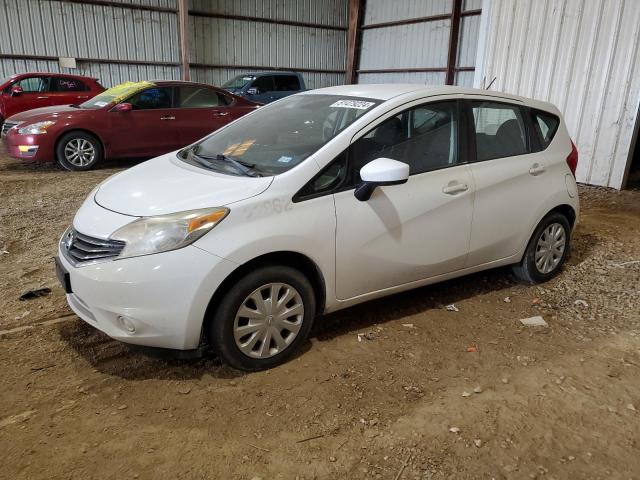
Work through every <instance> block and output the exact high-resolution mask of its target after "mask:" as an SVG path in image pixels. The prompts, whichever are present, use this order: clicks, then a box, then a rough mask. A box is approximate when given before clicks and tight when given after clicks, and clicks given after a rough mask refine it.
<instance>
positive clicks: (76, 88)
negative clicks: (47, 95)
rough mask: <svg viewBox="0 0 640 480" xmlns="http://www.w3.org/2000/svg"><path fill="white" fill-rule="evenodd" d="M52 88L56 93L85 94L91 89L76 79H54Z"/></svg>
mask: <svg viewBox="0 0 640 480" xmlns="http://www.w3.org/2000/svg"><path fill="white" fill-rule="evenodd" d="M51 84H52V88H51V90H52V91H54V92H84V91H86V90H89V88H88V87H87V86H86V85H85V84H84V82H81V81H80V80H77V79H75V78H64V77H54V78H53V79H52V82H51Z"/></svg>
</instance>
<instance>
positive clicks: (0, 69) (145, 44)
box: [0, 0, 347, 88]
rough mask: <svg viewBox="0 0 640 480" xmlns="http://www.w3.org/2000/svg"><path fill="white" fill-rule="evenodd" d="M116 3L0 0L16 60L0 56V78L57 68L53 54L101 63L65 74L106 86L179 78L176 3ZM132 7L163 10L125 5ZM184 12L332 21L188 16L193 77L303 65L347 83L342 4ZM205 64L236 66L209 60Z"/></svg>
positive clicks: (222, 6)
mask: <svg viewBox="0 0 640 480" xmlns="http://www.w3.org/2000/svg"><path fill="white" fill-rule="evenodd" d="M117 3H121V4H122V7H119V6H107V5H96V4H91V3H90V2H87V3H84V4H83V3H72V2H64V1H59V0H0V54H5V55H11V56H12V57H16V58H0V78H4V77H6V76H8V75H11V74H14V73H22V72H29V71H31V72H33V71H51V72H59V71H61V69H60V68H59V66H58V62H57V60H56V59H57V58H58V57H75V58H78V59H97V60H100V61H99V62H93V61H78V63H77V65H78V68H77V69H73V70H64V71H65V72H67V73H74V74H80V75H89V76H94V77H98V78H100V80H101V82H102V83H103V84H104V85H105V86H112V85H115V84H117V83H120V82H122V81H125V80H143V79H178V78H180V77H181V69H180V66H179V62H180V58H179V55H180V48H179V39H178V31H177V28H178V24H177V15H176V12H175V10H176V8H177V3H176V0H117ZM136 6H145V7H153V8H159V9H165V10H167V11H149V10H143V9H139V8H131V7H136ZM189 9H190V10H191V11H195V12H204V13H210V14H214V15H215V14H222V15H228V16H229V15H230V16H247V17H254V18H265V19H271V20H282V21H285V22H298V23H304V24H317V25H326V26H329V27H334V28H317V27H311V26H303V25H282V24H276V23H268V22H260V21H254V20H240V19H233V18H212V17H210V16H209V17H208V16H204V15H197V14H194V15H190V17H189V24H190V28H191V32H190V33H191V59H190V60H191V62H192V63H194V64H201V65H203V64H204V65H205V66H203V67H193V68H192V69H191V77H192V79H193V80H195V81H203V82H207V83H212V84H215V85H220V84H221V83H223V82H225V81H226V80H227V79H229V78H231V77H233V76H235V75H238V74H241V73H246V71H247V69H246V68H243V67H246V66H257V67H265V69H269V67H272V68H286V69H293V70H295V69H307V70H309V71H303V76H304V77H305V80H306V83H307V86H308V88H318V87H322V86H328V85H337V84H341V83H344V70H345V49H346V26H347V1H346V0H323V1H322V2H318V1H315V0H265V1H261V0H236V1H229V0H212V1H208V0H191V2H190V5H189ZM27 17H28V21H26V20H25V18H27ZM336 27H337V28H336ZM18 57H25V58H18ZM28 57H44V58H39V59H38V58H28ZM107 60H114V61H118V62H117V63H105V61H107ZM127 61H128V62H134V63H126V62H127ZM123 62H125V63H123ZM135 62H138V64H135ZM158 63H160V65H158ZM211 64H215V65H231V66H241V68H210V67H207V66H206V65H211Z"/></svg>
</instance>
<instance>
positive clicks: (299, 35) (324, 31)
mask: <svg viewBox="0 0 640 480" xmlns="http://www.w3.org/2000/svg"><path fill="white" fill-rule="evenodd" d="M190 10H192V11H195V12H207V13H213V14H223V15H239V16H248V17H254V18H265V19H272V20H281V21H289V22H300V23H307V24H316V25H325V26H329V27H340V28H341V29H331V28H319V27H310V26H300V25H286V24H275V23H267V22H260V21H248V20H242V19H229V18H212V17H207V16H204V15H203V16H199V15H194V14H192V15H191V16H190V18H189V21H190V29H191V62H193V63H195V64H205V65H219V66H227V65H229V66H232V65H239V66H256V67H263V68H261V69H264V70H268V69H269V67H273V68H281V69H291V70H303V76H304V78H305V83H306V84H307V87H308V88H318V87H324V86H329V85H338V84H342V83H344V70H345V56H346V53H345V49H346V36H347V32H346V26H347V2H346V1H345V0H323V1H322V2H318V1H314V0H299V1H297V0H284V1H283V0H266V1H262V0H242V1H224V0H213V1H208V0H191V4H190ZM192 13H193V12H192ZM247 70H248V69H246V68H243V69H235V68H225V67H220V68H192V76H193V78H194V79H196V80H199V81H205V82H208V83H214V84H216V85H220V84H221V83H224V82H225V81H226V80H228V79H229V78H232V77H234V76H235V75H239V74H242V73H246V72H247ZM249 70H251V69H249ZM304 70H319V71H304Z"/></svg>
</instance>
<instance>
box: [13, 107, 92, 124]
mask: <svg viewBox="0 0 640 480" xmlns="http://www.w3.org/2000/svg"><path fill="white" fill-rule="evenodd" d="M91 112H94V113H95V110H85V109H82V108H74V107H72V106H70V105H65V106H61V105H57V106H54V107H42V108H34V109H33V110H27V111H26V112H21V113H16V114H15V115H13V116H11V117H10V118H8V119H7V120H11V121H12V122H41V121H44V120H55V119H67V120H68V119H72V118H78V117H83V116H86V115H88V114H90V113H91Z"/></svg>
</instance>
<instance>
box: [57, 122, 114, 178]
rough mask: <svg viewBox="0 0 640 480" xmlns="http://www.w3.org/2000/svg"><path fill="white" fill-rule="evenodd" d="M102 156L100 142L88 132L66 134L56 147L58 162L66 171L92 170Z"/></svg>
mask: <svg viewBox="0 0 640 480" xmlns="http://www.w3.org/2000/svg"><path fill="white" fill-rule="evenodd" d="M102 156H103V151H102V145H101V144H100V141H99V140H98V139H97V138H96V137H95V136H93V135H91V134H90V133H86V132H69V133H66V134H65V135H63V136H62V138H60V140H59V141H58V144H57V146H56V160H57V162H58V163H59V164H60V165H61V166H62V168H64V169H65V170H72V171H84V170H91V169H92V168H94V167H95V166H96V165H97V164H98V163H99V162H100V161H101V160H102Z"/></svg>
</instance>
